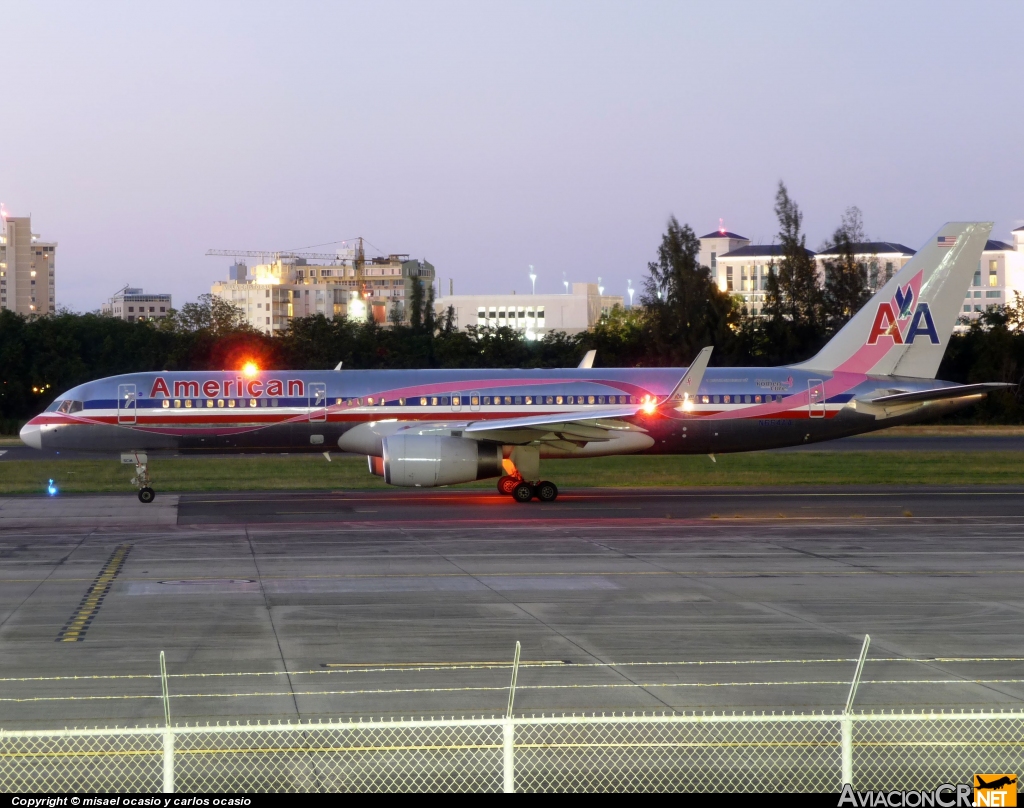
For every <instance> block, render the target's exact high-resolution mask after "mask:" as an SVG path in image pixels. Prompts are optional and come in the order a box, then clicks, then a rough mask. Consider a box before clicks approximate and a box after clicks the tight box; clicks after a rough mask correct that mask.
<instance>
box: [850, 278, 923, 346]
mask: <svg viewBox="0 0 1024 808" xmlns="http://www.w3.org/2000/svg"><path fill="white" fill-rule="evenodd" d="M915 303H916V304H917V305H916V306H915ZM908 321H909V323H910V325H909V326H908V325H907V322H908ZM921 336H924V337H928V341H929V342H931V344H932V345H938V344H939V335H938V332H937V331H936V330H935V321H934V320H933V319H932V312H931V309H929V308H928V304H927V303H917V296H916V295H915V294H914V287H913V283H912V282H911V283H908V284H907V285H906V286H905V287H904V288H902V289H901V288H900V287H898V286H897V287H896V294H895V295H894V296H893V299H892V301H891V302H889V303H879V304H878V311H876V312H875V321H874V322H873V323H872V324H871V331H869V332H868V343H867V344H868V345H876V344H878V338H879V337H891V338H892V344H893V345H904V344H906V345H910V344H912V343H913V342H914V340H915V339H917V338H918V337H921Z"/></svg>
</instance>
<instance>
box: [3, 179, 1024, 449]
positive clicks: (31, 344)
mask: <svg viewBox="0 0 1024 808" xmlns="http://www.w3.org/2000/svg"><path fill="white" fill-rule="evenodd" d="M775 214H776V218H777V220H778V224H779V232H778V245H779V250H778V253H779V255H778V260H777V261H776V262H775V263H774V264H773V265H771V266H770V267H769V268H768V273H767V278H766V282H765V289H764V296H765V304H764V311H763V316H761V317H751V316H749V313H748V312H747V311H746V310H745V309H744V308H743V305H742V303H741V301H740V299H739V298H738V297H737V296H735V295H732V294H730V293H729V292H728V291H724V290H721V289H720V288H719V287H718V285H717V283H716V282H715V279H714V277H713V275H712V273H711V270H710V269H709V268H708V267H706V266H702V265H701V264H700V261H699V250H700V243H699V239H698V238H697V236H696V235H695V234H694V232H693V230H692V229H691V228H690V227H689V226H688V225H686V224H680V223H679V222H678V221H676V219H675V218H674V217H672V218H670V219H669V221H668V225H667V227H666V230H665V233H664V235H663V236H662V239H661V243H660V244H659V245H658V247H657V250H656V252H655V258H654V260H653V261H651V262H650V263H649V264H648V266H647V276H646V279H645V282H644V286H643V293H642V295H641V297H640V305H639V306H637V307H634V308H631V309H622V308H618V307H617V308H616V309H614V310H613V311H612V312H611V313H610V314H608V315H606V316H605V317H603V318H602V319H601V321H600V322H598V323H597V324H596V326H595V327H594V328H593V329H592V330H590V331H587V332H585V333H581V334H573V335H567V334H564V333H561V332H550V333H548V334H547V335H546V336H545V337H544V338H543V339H542V340H537V341H528V340H526V338H525V337H524V335H523V334H521V333H520V332H517V331H515V330H513V329H511V328H507V327H501V328H478V327H476V326H469V327H467V328H464V329H461V330H460V329H459V328H457V327H456V325H455V321H454V316H453V312H452V311H448V312H442V313H441V315H440V316H438V315H437V314H436V313H435V311H434V301H433V295H432V290H431V289H430V288H429V287H427V288H423V287H418V288H414V293H413V295H411V297H410V300H409V303H408V305H409V323H408V324H401V323H397V322H396V323H391V324H389V325H388V326H387V327H383V326H381V325H379V324H377V323H374V322H372V321H357V320H353V319H348V318H344V317H341V318H336V319H333V320H328V319H327V318H325V317H323V316H322V315H316V316H311V317H305V318H296V319H295V320H293V321H292V324H291V327H290V329H289V331H288V332H286V333H284V334H281V335H276V336H268V335H266V334H264V333H262V332H259V331H256V330H255V329H252V328H250V327H249V326H247V325H246V324H245V323H244V320H243V317H242V313H241V312H240V311H239V310H238V309H236V308H235V307H233V306H232V305H231V304H229V303H227V302H225V301H223V300H220V299H219V298H215V297H213V296H211V295H202V296H201V297H200V298H199V299H198V300H197V301H195V302H192V303H186V304H185V305H183V306H182V307H181V309H180V310H172V311H171V312H170V313H169V315H168V317H167V318H165V319H162V320H155V321H146V322H126V321H123V320H118V319H115V318H112V317H103V316H100V315H97V314H77V313H73V312H69V311H60V312H58V313H57V314H54V315H49V316H45V317H38V318H32V319H29V318H26V317H23V316H21V315H17V314H14V313H12V312H10V311H8V310H4V311H0V431H3V432H7V433H10V432H14V431H16V430H17V429H18V428H19V426H20V424H21V423H23V422H24V421H25V420H27V419H28V418H30V417H32V416H33V415H34V414H36V413H38V412H40V411H41V410H42V409H43V408H45V407H46V406H47V405H48V404H49V403H50V401H52V400H53V398H54V396H55V395H57V394H58V393H60V392H61V391H62V390H66V389H68V388H70V387H74V386H75V385H78V384H81V383H83V382H86V381H89V380H92V379H96V378H101V377H104V376H112V375H116V374H120V373H132V372H141V371H153V370H218V369H223V368H237V367H240V366H241V364H243V363H244V362H246V361H249V360H252V361H255V362H256V363H257V364H258V365H259V366H260V367H262V368H268V369H277V368H293V369H325V368H333V367H335V366H336V365H337V364H338V363H339V362H341V363H343V367H345V368H348V369H373V368H455V367H460V368H473V367H521V368H530V367H573V366H575V365H576V364H577V363H578V362H579V360H580V358H581V357H582V356H583V354H584V353H585V352H586V351H587V350H590V349H596V350H597V361H596V363H595V364H596V366H605V367H623V366H627V367H643V366H648V367H649V366H666V365H667V366H684V365H688V364H689V363H690V361H691V360H692V359H693V357H694V356H696V354H697V353H698V352H699V351H700V349H701V348H703V347H705V346H707V345H713V346H714V347H715V351H714V354H713V358H712V364H716V365H755V366H763V365H780V364H789V363H791V362H798V361H802V360H804V359H807V358H809V357H811V356H813V355H814V354H815V353H816V352H817V351H818V350H819V349H820V348H821V346H822V345H824V344H825V343H826V342H827V341H828V340H829V339H830V338H831V337H832V335H833V334H835V333H836V332H837V331H838V330H839V329H840V328H841V327H842V326H843V325H844V324H845V323H846V321H847V320H849V318H850V317H851V316H852V315H853V313H854V312H856V311H857V310H858V309H859V308H860V307H861V306H862V305H863V304H864V303H865V302H866V301H867V299H868V297H869V296H870V292H869V284H868V277H867V269H866V267H865V266H864V265H863V263H858V261H857V260H856V257H855V254H854V246H853V245H855V244H857V243H859V242H862V241H864V240H865V238H864V233H863V226H862V224H861V217H860V212H859V211H858V210H857V209H856V208H850V209H848V210H847V211H846V213H845V214H844V215H843V217H842V219H841V221H840V222H839V224H838V225H837V227H836V229H835V231H834V233H833V234H832V236H831V238H830V239H829V241H828V244H827V248H828V250H827V251H828V252H829V255H830V257H829V259H828V260H827V261H826V263H825V273H824V277H823V278H822V277H821V275H820V274H819V273H818V271H817V269H816V267H815V263H814V258H813V256H812V255H811V254H810V253H809V251H808V250H807V248H806V236H805V234H804V233H803V229H802V228H803V214H802V212H801V211H800V209H799V207H798V205H797V204H796V202H795V201H794V200H793V199H792V198H791V197H790V195H789V192H788V190H787V188H786V186H785V185H784V184H783V183H781V182H780V183H779V187H778V191H777V194H776V199H775ZM1022 368H1024V302H1022V301H1021V299H1020V298H1018V299H1017V300H1016V301H1015V302H1014V303H1012V304H1010V305H1008V306H1002V307H997V308H994V309H990V310H989V311H988V312H986V313H984V314H983V315H982V316H981V318H980V319H978V320H976V321H974V322H972V323H971V324H970V325H969V327H968V328H967V329H966V330H965V331H964V333H960V334H954V336H953V337H952V339H951V341H950V345H949V348H948V349H947V351H946V356H945V358H944V360H943V363H942V366H941V367H940V370H939V376H940V378H943V379H948V380H950V381H957V382H976V381H1007V382H1013V383H1017V382H1019V381H1021V376H1022V374H1024V370H1022ZM967 417H969V418H975V419H977V420H984V421H992V422H1002V423H1018V422H1022V421H1024V408H1022V407H1021V405H1020V402H1019V400H1018V398H1017V395H1016V394H1015V393H1013V392H1009V393H999V394H995V395H992V396H990V397H989V398H988V399H987V400H985V401H984V402H983V403H981V404H979V405H977V406H976V407H975V408H974V409H973V410H972V411H971V413H970V414H968V416H967Z"/></svg>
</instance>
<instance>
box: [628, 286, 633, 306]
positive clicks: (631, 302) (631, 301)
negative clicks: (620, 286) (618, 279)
mask: <svg viewBox="0 0 1024 808" xmlns="http://www.w3.org/2000/svg"><path fill="white" fill-rule="evenodd" d="M626 291H627V292H629V307H630V308H633V281H626Z"/></svg>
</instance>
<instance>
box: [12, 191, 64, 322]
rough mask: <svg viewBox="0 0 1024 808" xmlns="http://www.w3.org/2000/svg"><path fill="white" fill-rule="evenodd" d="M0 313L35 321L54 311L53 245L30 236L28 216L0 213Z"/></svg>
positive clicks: (55, 250) (54, 252)
mask: <svg viewBox="0 0 1024 808" xmlns="http://www.w3.org/2000/svg"><path fill="white" fill-rule="evenodd" d="M0 221H2V225H3V230H2V231H0V309H8V310H9V311H15V312H17V313H18V314H24V315H26V316H28V317H34V316H36V315H40V314H52V313H53V312H55V311H56V310H57V306H56V303H55V299H56V294H55V291H56V283H55V262H56V252H57V242H56V241H43V240H42V239H41V238H40V237H39V236H38V235H37V234H35V233H33V232H32V219H31V217H29V216H9V215H7V213H6V211H3V212H2V213H0Z"/></svg>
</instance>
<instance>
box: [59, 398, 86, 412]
mask: <svg viewBox="0 0 1024 808" xmlns="http://www.w3.org/2000/svg"><path fill="white" fill-rule="evenodd" d="M81 411H82V402H81V401H72V400H71V399H70V398H68V399H65V400H64V401H62V402H61V403H60V406H59V407H57V412H65V413H72V412H81Z"/></svg>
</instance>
